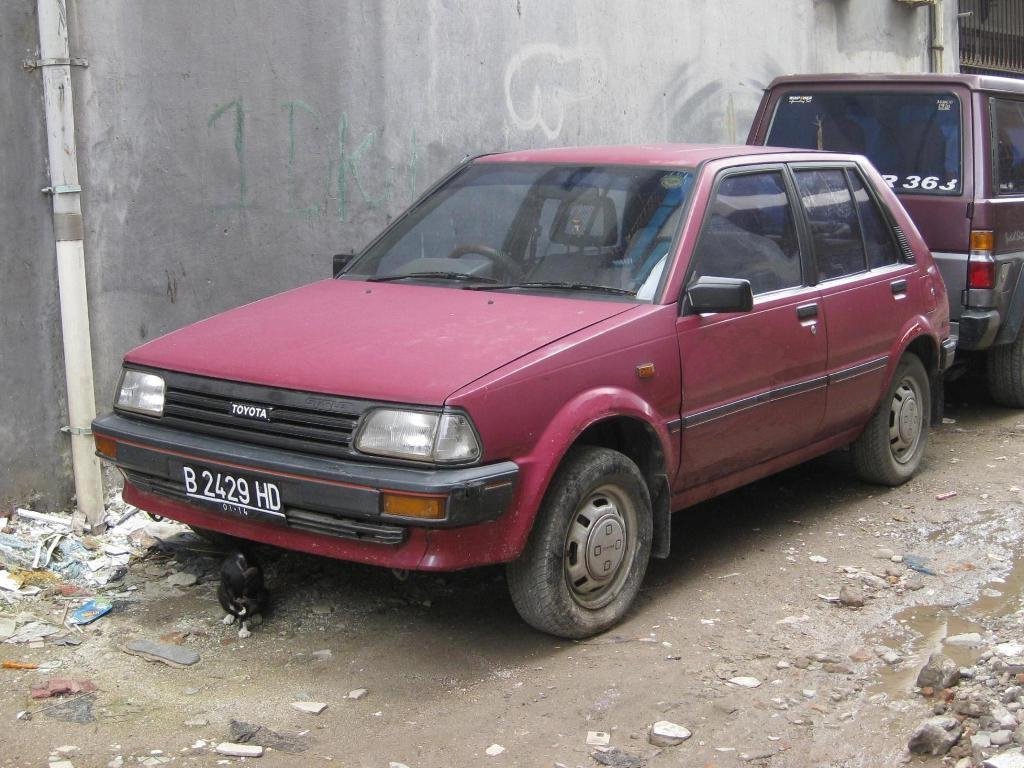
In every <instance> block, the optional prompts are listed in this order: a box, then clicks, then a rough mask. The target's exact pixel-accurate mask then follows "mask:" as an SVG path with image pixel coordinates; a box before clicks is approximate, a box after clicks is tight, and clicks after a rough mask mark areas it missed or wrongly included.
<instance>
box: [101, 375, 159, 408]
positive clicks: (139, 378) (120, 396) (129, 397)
mask: <svg viewBox="0 0 1024 768" xmlns="http://www.w3.org/2000/svg"><path fill="white" fill-rule="evenodd" d="M165 390H166V386H165V385H164V380H163V378H162V377H160V376H157V375H156V374H153V373H143V372H142V371H133V370H131V369H129V368H126V369H125V370H124V371H123V372H122V373H121V383H120V384H118V387H117V399H116V400H115V402H114V407H115V408H120V409H121V410H124V411H134V412H135V413H144V414H146V415H147V416H162V415H163V413H164V391H165Z"/></svg>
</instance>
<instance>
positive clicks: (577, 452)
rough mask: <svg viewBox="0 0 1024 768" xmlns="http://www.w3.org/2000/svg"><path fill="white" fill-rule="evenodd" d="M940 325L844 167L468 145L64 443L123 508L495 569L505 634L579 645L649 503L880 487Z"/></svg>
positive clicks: (889, 203)
mask: <svg viewBox="0 0 1024 768" xmlns="http://www.w3.org/2000/svg"><path fill="white" fill-rule="evenodd" d="M948 312H949V310H948V305H947V301H946V293H945V290H944V287H943V284H942V279H941V277H940V276H939V274H938V272H937V270H936V268H935V265H934V264H933V263H932V259H931V256H930V255H929V253H928V250H927V249H926V248H925V246H924V244H923V243H922V241H921V238H920V236H919V235H918V233H917V230H916V229H915V228H914V225H913V224H912V223H911V222H910V220H909V219H908V218H907V216H906V214H905V212H904V211H903V209H902V208H901V207H900V205H899V203H898V202H897V201H896V198H895V197H894V196H893V194H892V193H891V192H890V191H889V189H888V188H887V187H886V185H885V183H884V182H883V181H882V179H881V178H880V177H879V176H878V174H877V173H876V172H875V171H874V170H873V169H872V168H871V166H870V165H869V164H868V163H867V162H866V161H864V160H863V159H862V158H861V159H857V158H853V157H851V156H847V155H837V154H822V153H811V152H799V151H792V152H786V153H778V152H773V151H767V150H764V149H758V148H754V147H702V146H692V147H691V146H646V147H603V148H587V149H557V150H540V151H529V152H515V153H509V154H501V155H491V156H487V157H481V158H478V159H476V160H473V161H471V162H468V163H466V164H464V165H462V166H460V167H459V168H457V169H456V170H455V171H454V172H453V173H452V174H451V175H450V176H448V177H447V178H446V179H444V180H443V181H441V182H440V183H439V184H438V185H437V186H436V187H434V189H432V190H431V191H430V192H428V193H427V194H426V195H425V196H424V197H423V198H422V199H421V200H419V201H418V202H417V203H416V204H415V205H413V206H412V207H411V208H410V209H409V210H408V211H407V212H406V213H405V214H403V215H402V216H401V217H400V218H399V219H397V220H396V221H395V222H394V223H393V224H392V225H391V226H390V227H389V228H388V229H387V230H386V231H385V232H384V233H383V234H381V235H380V237H378V238H377V239H376V240H375V241H374V242H373V243H371V244H370V245H369V246H368V247H367V248H366V249H365V250H364V251H363V253H362V254H360V255H359V256H358V257H357V258H355V259H354V260H352V261H351V262H350V263H349V264H348V265H347V266H346V267H345V268H344V269H343V270H341V272H340V274H338V275H336V276H335V278H334V279H331V280H325V281H322V282H318V283H314V284H312V285H308V286H306V287H303V288H298V289H296V290H293V291H289V292H287V293H283V294H280V295H278V296H272V297H270V298H267V299H264V300H262V301H258V302H256V303H254V304H250V305H248V306H245V307H241V308H238V309H235V310H232V311H229V312H225V313H223V314H221V315H217V316H215V317H212V318H210V319H208V320H205V321H203V322H200V323H196V324H195V325H192V326H189V327H188V328H184V329H182V330H180V331H176V332H174V333H171V334H169V335H167V336H165V337H163V338H160V339H157V340H155V341H151V342H149V343H148V344H145V345H143V346H141V347H139V348H137V349H135V350H133V351H132V352H130V353H129V354H128V355H127V356H126V357H125V361H124V373H123V375H122V378H121V382H120V385H119V389H118V393H117V396H116V400H115V404H114V413H112V414H109V415H106V416H103V417H101V418H100V419H97V420H96V422H95V423H94V425H93V428H94V431H95V436H96V445H97V449H98V451H99V453H100V454H101V455H102V456H104V457H106V458H108V459H110V460H111V461H114V462H115V463H116V464H117V466H118V467H119V468H120V469H121V470H122V472H123V473H124V475H125V480H126V484H125V491H124V497H125V499H126V500H127V501H129V502H130V503H133V504H136V505H138V506H140V507H142V508H143V509H145V510H149V511H151V512H154V513H158V514H161V515H165V516H167V517H171V518H174V519H177V520H181V521H184V522H186V523H189V524H191V525H193V526H197V527H199V528H203V529H211V530H215V531H219V532H221V533H225V534H230V535H232V536H237V537H241V538H246V539H253V540H256V541H262V542H266V543H269V544H277V545H280V546H283V547H289V548H292V549H298V550H303V551H306V552H312V553H316V554H321V555H327V556H330V557H337V558H342V559H346V560H354V561H358V562H363V563H371V564H374V565H379V566H385V567H388V568H397V569H417V570H426V571H440V570H455V569H461V568H468V567H472V566H479V565H484V564H488V563H508V581H509V586H510V588H511V591H512V596H513V600H514V602H515V604H516V607H517V608H518V609H519V611H520V613H521V614H522V616H523V617H524V618H525V619H526V620H527V621H528V622H529V623H531V624H532V625H533V626H535V627H538V628H540V629H542V630H544V631H546V632H551V633H554V634H557V635H562V636H566V637H584V636H587V635H590V634H593V633H595V632H598V631H601V630H603V629H605V628H607V627H610V626H611V625H613V624H614V623H616V622H617V621H618V620H619V619H620V618H621V617H622V616H623V615H624V613H625V612H626V610H627V609H628V607H629V605H630V603H631V602H632V600H633V598H634V597H635V595H636V593H637V590H638V589H639V587H640V583H641V581H642V579H643V576H644V572H645V570H646V567H647V562H648V559H649V557H650V556H651V555H654V556H656V557H665V556H667V555H668V550H669V518H670V516H671V514H672V513H673V512H675V511H678V510H681V509H684V508H686V507H689V506H691V505H693V504H695V503H696V502H698V501H701V500H702V499H706V498H708V497H710V496H714V495H716V494H719V493H722V492H724V491H727V490H729V489H731V488H735V487H737V486H739V485H742V484H744V483H748V482H750V481H752V480H755V479H757V478H760V477H763V476H765V475H768V474H770V473H772V472H775V471H778V470H780V469H783V468H784V467H788V466H791V465H793V464H796V463H798V462H801V461H804V460H805V459H808V458H810V457H812V456H816V455H818V454H822V453H825V452H826V451H831V450H833V449H836V448H840V447H843V446H846V445H850V446H851V452H852V457H853V464H854V466H855V467H856V468H857V470H858V471H859V473H860V474H861V475H862V476H863V477H864V478H865V479H867V480H869V481H871V482H876V483H883V484H890V485H895V484H898V483H901V482H903V481H904V480H906V479H907V478H909V477H910V476H911V475H912V474H913V473H914V471H915V470H916V469H917V468H918V466H919V464H920V462H921V457H922V454H923V452H924V448H925V441H926V438H927V430H928V425H929V414H930V412H931V385H932V382H934V381H935V380H936V379H937V377H938V376H939V375H940V373H941V371H942V370H943V369H944V368H945V367H946V366H947V365H948V364H949V362H950V360H951V357H952V346H951V343H950V340H949V314H948Z"/></svg>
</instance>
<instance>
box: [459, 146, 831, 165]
mask: <svg viewBox="0 0 1024 768" xmlns="http://www.w3.org/2000/svg"><path fill="white" fill-rule="evenodd" d="M811 153H814V154H817V153H816V152H815V151H814V150H800V149H784V150H781V151H780V150H779V149H778V148H771V147H761V146H749V145H746V144H637V145H609V146H595V147H551V148H547V149H525V150H519V151H515V152H502V153H499V154H493V155H484V156H482V157H479V158H477V160H476V162H486V163H559V164H561V163H565V164H571V165H641V166H643V165H650V166H668V167H676V166H678V167H684V168H693V167H696V166H697V165H700V164H701V163H704V162H708V161H711V160H724V159H728V158H734V157H748V156H765V157H764V159H765V160H766V161H767V160H769V159H771V160H776V161H779V160H785V159H787V158H786V157H782V156H783V155H785V156H789V155H803V154H811ZM830 154H835V153H830ZM771 156H776V157H771Z"/></svg>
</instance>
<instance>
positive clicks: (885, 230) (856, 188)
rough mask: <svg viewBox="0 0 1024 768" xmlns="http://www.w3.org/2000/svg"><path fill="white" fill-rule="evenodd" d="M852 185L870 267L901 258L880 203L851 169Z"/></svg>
mask: <svg viewBox="0 0 1024 768" xmlns="http://www.w3.org/2000/svg"><path fill="white" fill-rule="evenodd" d="M849 176H850V185H851V186H852V187H853V199H854V200H855V201H856V202H857V213H858V214H859V215H860V224H861V227H862V229H863V230H864V248H865V249H866V250H867V254H868V269H877V268H878V267H887V266H889V265H890V264H895V263H896V262H897V261H898V260H899V252H898V251H897V250H896V243H894V242H893V239H892V232H891V231H890V229H889V227H888V226H887V225H886V223H885V219H884V218H883V217H882V214H881V212H880V211H879V210H878V204H877V203H876V202H875V201H874V199H872V197H871V195H869V194H868V190H867V188H866V187H865V186H864V182H863V181H862V180H861V178H860V175H859V174H857V173H855V172H853V171H850V172H849Z"/></svg>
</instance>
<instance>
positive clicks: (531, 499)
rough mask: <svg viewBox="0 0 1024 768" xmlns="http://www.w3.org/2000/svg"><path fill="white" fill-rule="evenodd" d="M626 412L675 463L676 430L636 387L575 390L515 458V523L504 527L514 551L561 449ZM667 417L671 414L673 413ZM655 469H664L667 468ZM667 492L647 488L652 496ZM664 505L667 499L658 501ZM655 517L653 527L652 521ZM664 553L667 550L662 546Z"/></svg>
mask: <svg viewBox="0 0 1024 768" xmlns="http://www.w3.org/2000/svg"><path fill="white" fill-rule="evenodd" d="M622 417H625V418H630V419H633V420H635V421H638V422H641V423H643V424H645V425H646V426H647V427H649V428H651V429H652V430H654V433H655V434H656V435H657V437H658V442H659V443H660V446H661V450H662V455H663V456H664V457H665V466H666V467H675V466H676V464H677V463H678V436H676V437H675V438H673V436H672V434H670V432H669V427H668V423H667V422H668V421H671V419H668V420H666V419H665V417H664V416H662V415H660V414H659V413H658V412H657V411H655V410H654V408H652V407H651V405H650V403H648V402H647V401H645V400H644V399H643V398H641V397H639V396H638V395H637V394H636V393H634V392H630V391H628V390H625V389H621V388H618V387H600V388H596V389H591V390H587V391H584V392H581V393H579V394H578V395H576V396H575V397H573V398H572V399H571V400H569V401H568V402H567V403H565V405H564V406H563V407H562V408H561V409H560V410H559V411H558V413H557V414H555V416H554V418H552V419H551V421H550V423H549V424H548V426H547V428H546V429H545V430H544V432H543V433H542V434H541V435H540V436H539V437H538V439H537V440H536V442H535V443H534V445H533V448H532V449H531V451H530V452H529V453H528V454H526V455H524V456H521V457H517V458H516V460H515V461H516V464H518V465H519V468H520V471H521V485H520V488H519V494H518V495H519V499H518V503H517V504H516V507H517V510H518V513H519V514H516V515H515V523H514V524H513V525H510V526H509V527H508V528H506V530H505V535H506V536H507V537H508V538H507V540H506V543H507V545H508V546H509V547H510V548H511V549H512V550H513V551H514V554H513V557H518V556H519V553H520V552H522V550H523V547H525V546H526V540H527V538H528V537H529V535H530V531H531V530H532V528H533V521H534V519H535V518H536V515H537V512H538V510H539V509H540V505H541V503H542V502H543V500H544V494H545V493H547V490H548V486H549V485H550V484H551V480H552V478H553V477H554V474H555V472H556V471H557V469H558V467H559V466H561V463H562V461H563V460H564V459H565V455H566V453H568V451H569V449H570V448H571V447H572V446H573V444H574V443H575V442H576V440H578V439H579V437H580V435H582V434H583V433H584V432H585V431H586V430H587V429H589V428H590V427H592V426H594V425H595V424H598V423H600V422H602V421H605V420H607V419H611V418H622ZM672 418H675V417H674V416H673V417H672ZM661 474H667V470H666V471H665V472H663V473H661ZM662 496H664V497H665V499H666V501H667V496H668V495H667V494H664V493H659V488H658V487H655V488H653V489H652V493H651V497H652V502H653V501H656V500H657V499H658V498H659V497H662ZM664 506H665V509H666V510H667V509H668V504H667V503H666V504H664ZM658 522H659V521H658V519H657V518H656V519H655V528H656V529H657V526H658ZM666 554H667V552H666Z"/></svg>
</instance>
